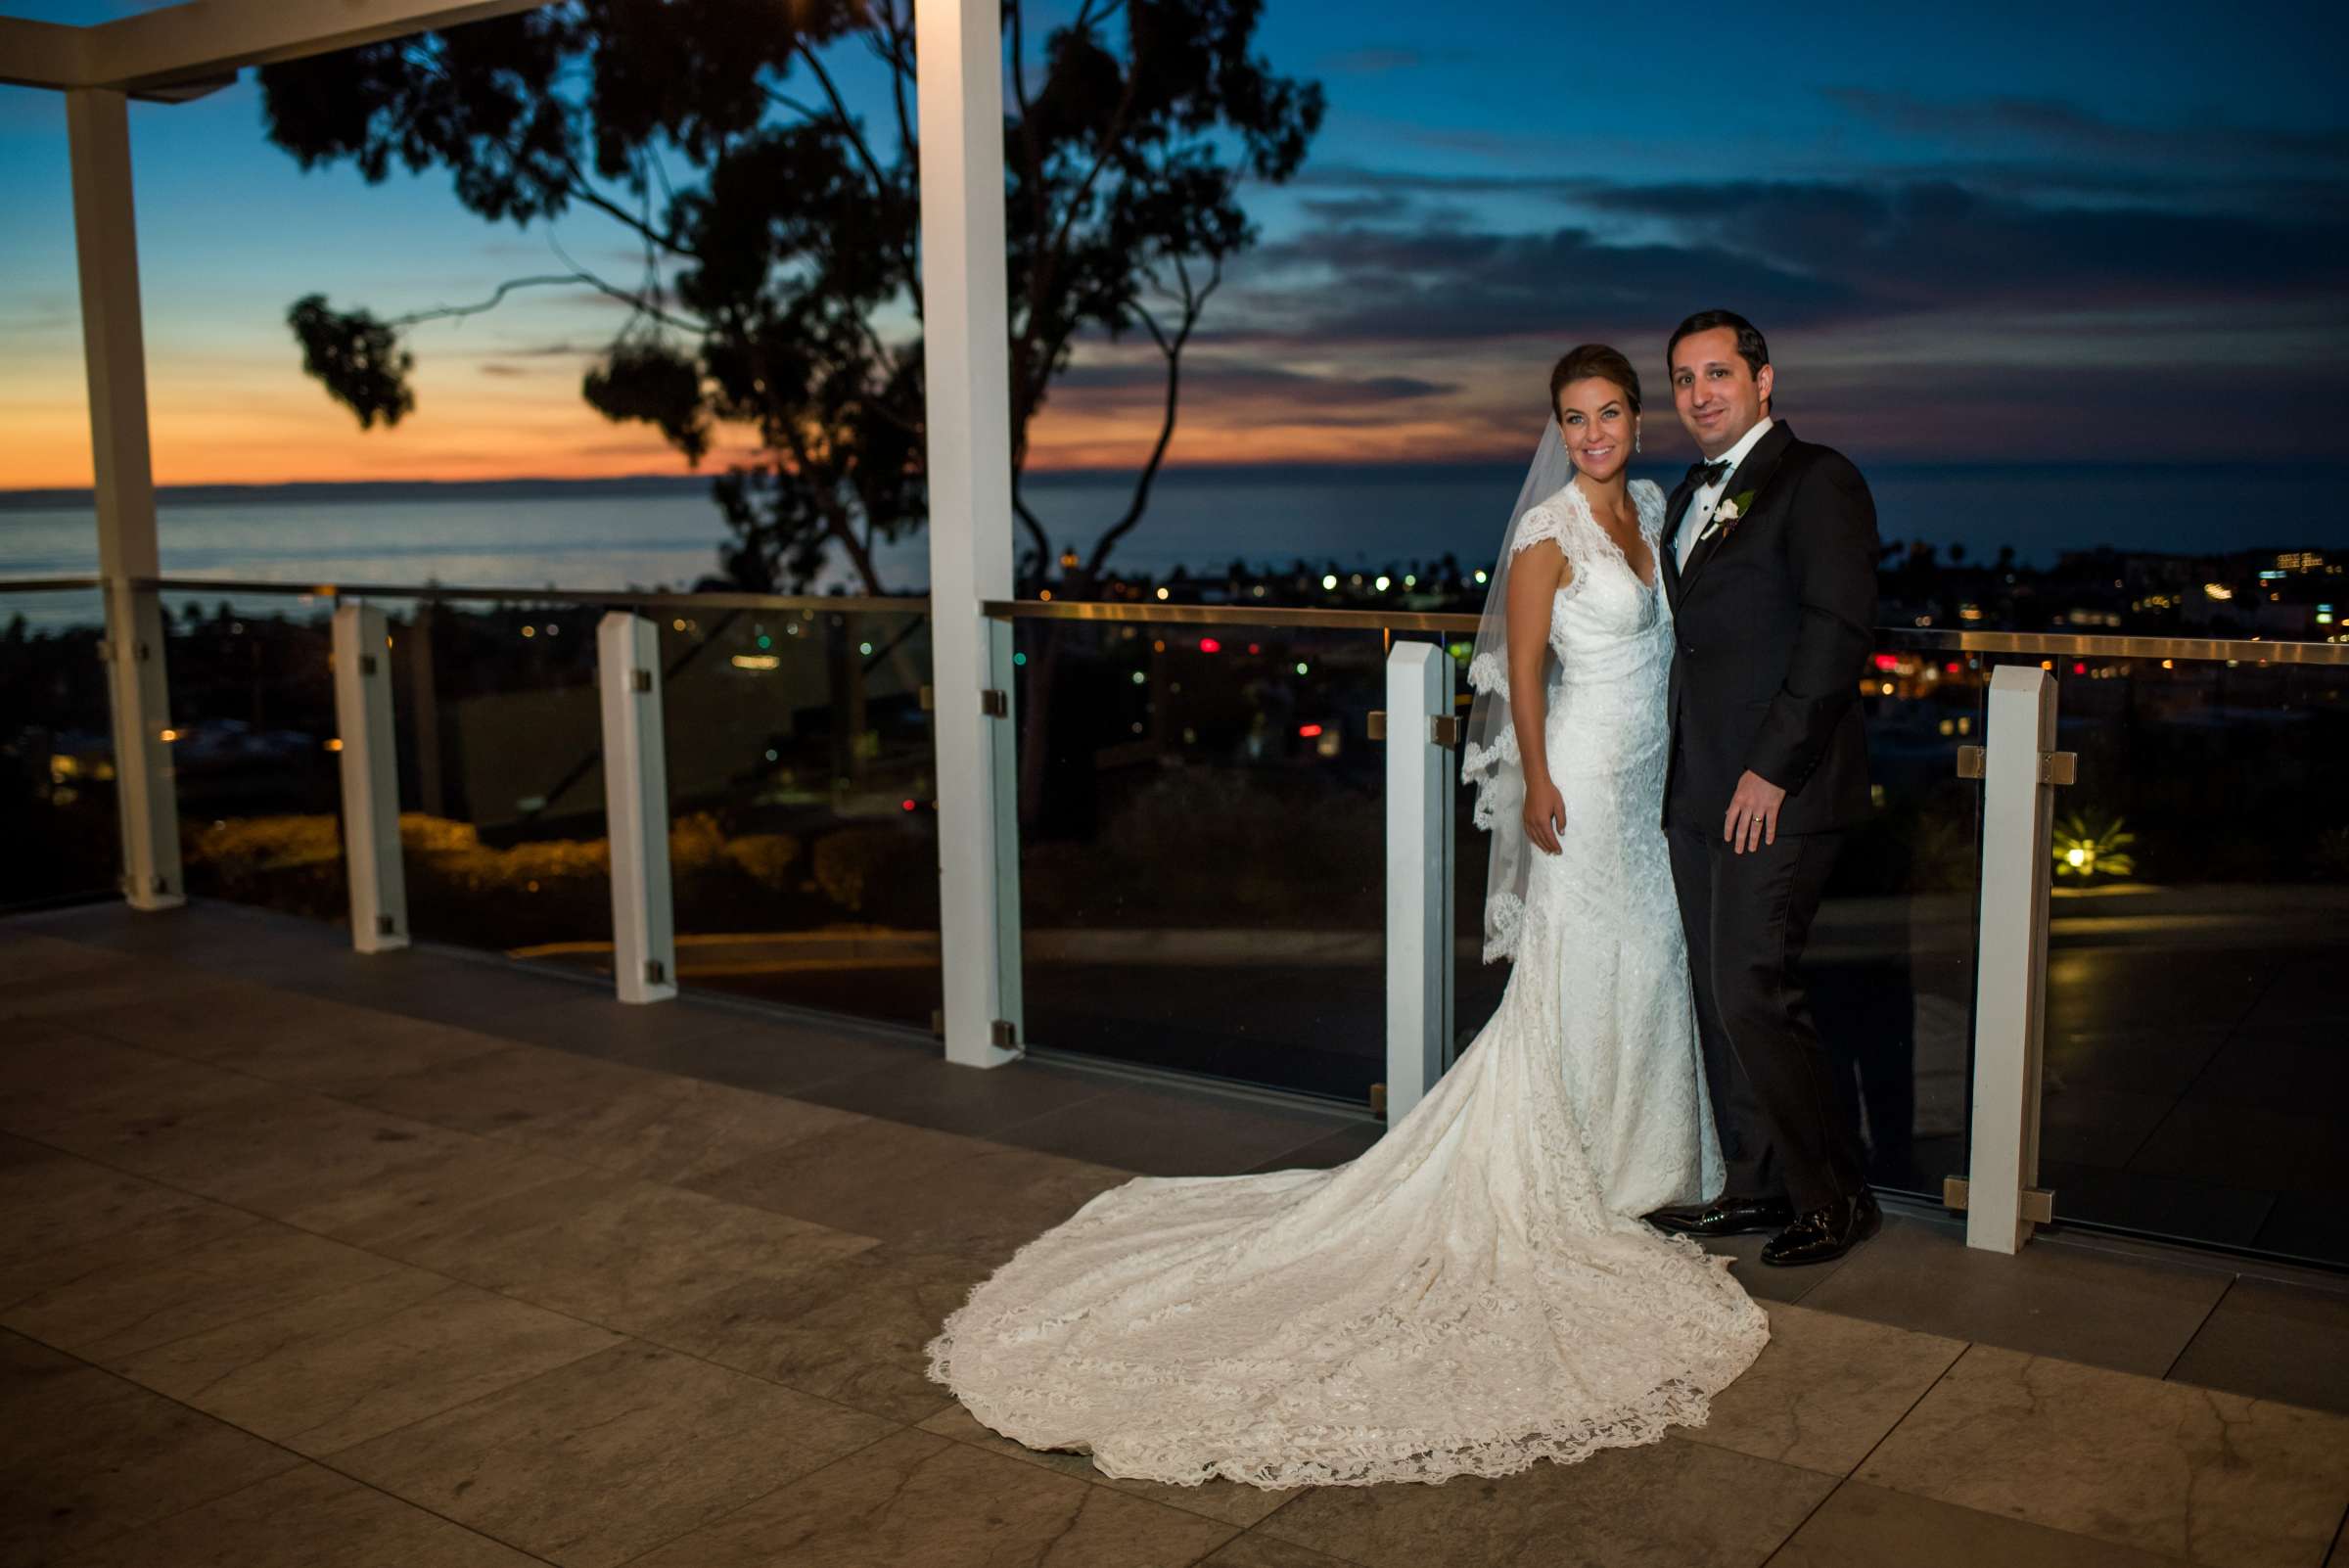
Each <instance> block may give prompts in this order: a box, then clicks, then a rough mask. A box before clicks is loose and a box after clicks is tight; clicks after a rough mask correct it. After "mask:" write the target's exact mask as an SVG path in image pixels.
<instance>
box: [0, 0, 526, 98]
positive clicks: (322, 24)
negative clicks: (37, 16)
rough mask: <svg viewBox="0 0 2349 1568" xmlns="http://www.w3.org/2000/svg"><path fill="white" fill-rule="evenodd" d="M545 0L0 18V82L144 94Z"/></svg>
mask: <svg viewBox="0 0 2349 1568" xmlns="http://www.w3.org/2000/svg"><path fill="white" fill-rule="evenodd" d="M545 3H546V0H469V3H463V4H451V3H450V0H182V3H181V4H178V5H172V6H162V7H159V8H158V9H156V10H153V11H142V12H138V13H136V14H135V15H132V16H127V17H122V18H119V19H117V20H115V21H114V22H107V23H99V24H98V25H96V26H89V27H69V26H59V25H56V24H53V23H36V22H27V21H23V20H21V19H18V18H14V17H7V18H0V82H11V83H15V84H17V85H19V86H25V87H55V88H60V89H71V88H76V87H106V88H112V89H114V90H115V91H118V92H127V93H134V94H137V93H146V92H153V91H156V90H158V89H163V88H169V87H172V86H176V85H179V84H182V83H187V82H201V81H208V80H213V79H217V78H219V77H223V76H229V75H233V74H235V72H236V71H237V70H238V69H240V68H242V67H246V66H267V65H274V64H276V63H277V62H279V61H284V60H299V59H302V58H303V57H305V56H308V55H324V54H332V53H333V52H334V51H336V50H338V49H352V48H356V47H357V46H358V45H360V44H367V43H378V42H381V41H382V40H384V39H386V38H400V37H405V36H407V35H409V34H411V33H419V32H431V31H435V30H437V29H439V28H444V27H459V26H463V25H464V24H465V23H469V22H481V21H484V20H485V19H487V18H490V17H503V16H511V15H513V14H514V13H515V12H518V11H532V10H535V9H537V8H538V7H539V6H540V5H543V4H545Z"/></svg>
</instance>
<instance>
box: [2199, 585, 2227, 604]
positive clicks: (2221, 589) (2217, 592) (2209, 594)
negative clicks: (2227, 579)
mask: <svg viewBox="0 0 2349 1568" xmlns="http://www.w3.org/2000/svg"><path fill="white" fill-rule="evenodd" d="M2202 596H2203V597H2204V598H2206V599H2216V600H2219V601H2220V602H2221V603H2224V602H2225V601H2227V600H2229V599H2232V598H2234V589H2233V588H2230V587H2229V586H2227V584H2225V583H2224V582H2205V583H2203V584H2202Z"/></svg>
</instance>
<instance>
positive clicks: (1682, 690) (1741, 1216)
mask: <svg viewBox="0 0 2349 1568" xmlns="http://www.w3.org/2000/svg"><path fill="white" fill-rule="evenodd" d="M1665 359H1666V362H1667V365H1668V368H1669V369H1670V371H1671V377H1672V392H1673V401H1674V402H1675V403H1676V404H1677V405H1678V407H1679V409H1680V415H1681V424H1682V425H1684V426H1686V427H1687V430H1688V434H1689V435H1691V436H1693V437H1695V438H1696V444H1697V448H1698V450H1700V451H1701V452H1702V453H1703V454H1704V461H1703V462H1700V463H1698V464H1696V465H1694V466H1693V467H1691V468H1690V469H1689V470H1688V476H1687V478H1685V479H1684V480H1682V481H1681V484H1680V487H1679V488H1678V489H1676V490H1674V491H1673V493H1672V498H1671V499H1670V500H1669V501H1668V502H1667V503H1666V504H1665V512H1664V583H1665V588H1666V591H1667V592H1668V594H1669V595H1670V597H1671V601H1672V613H1673V620H1674V632H1675V646H1674V649H1673V660H1672V688H1671V697H1670V702H1671V709H1672V762H1671V774H1670V777H1669V779H1668V780H1667V782H1666V784H1665V791H1664V827H1665V835H1666V837H1667V839H1668V840H1669V841H1670V843H1671V846H1672V874H1673V881H1674V884H1675V885H1676V890H1677V892H1678V893H1679V895H1680V902H1681V924H1682V925H1683V926H1684V927H1685V929H1686V931H1687V935H1688V961H1689V967H1690V969H1691V971H1692V972H1693V974H1694V977H1695V982H1696V1009H1697V1028H1698V1032H1699V1034H1700V1035H1701V1036H1702V1038H1703V1042H1704V1054H1705V1076H1706V1079H1707V1081H1708V1084H1709V1085H1710V1088H1711V1091H1712V1097H1713V1110H1714V1114H1715V1116H1716V1117H1717V1118H1718V1119H1719V1121H1720V1124H1721V1137H1722V1149H1723V1153H1724V1154H1725V1155H1726V1156H1727V1165H1728V1184H1727V1189H1726V1191H1725V1192H1724V1194H1723V1195H1722V1196H1721V1197H1720V1198H1719V1199H1717V1200H1716V1201H1714V1202H1712V1203H1710V1204H1704V1205H1700V1206H1697V1207H1693V1208H1681V1209H1667V1210H1664V1211H1662V1212H1661V1213H1659V1214H1657V1215H1654V1216H1652V1217H1651V1218H1652V1219H1653V1221H1654V1222H1655V1223H1656V1224H1658V1225H1659V1226H1661V1227H1663V1228H1665V1229H1667V1230H1675V1231H1680V1232H1681V1233H1684V1234H1688V1235H1696V1236H1727V1235H1737V1234H1741V1233H1744V1232H1748V1231H1774V1232H1776V1234H1775V1235H1774V1236H1773V1238H1772V1239H1771V1241H1770V1242H1769V1243H1768V1244H1767V1245H1765V1246H1764V1247H1763V1249H1762V1261H1763V1262H1764V1263H1766V1264H1773V1265H1790V1264H1812V1263H1824V1262H1826V1261H1827V1260H1829V1259H1831V1258H1840V1257H1842V1256H1843V1255H1844V1254H1845V1253H1846V1252H1848V1251H1849V1250H1851V1248H1852V1247H1853V1246H1855V1245H1857V1244H1858V1243H1859V1242H1861V1241H1864V1240H1865V1239H1866V1238H1867V1237H1869V1236H1871V1235H1873V1234H1875V1231H1876V1227H1877V1226H1878V1225H1879V1224H1880V1223H1881V1222H1882V1221H1881V1217H1880V1216H1879V1214H1878V1212H1877V1209H1876V1200H1875V1199H1874V1198H1873V1197H1872V1196H1870V1195H1869V1193H1868V1190H1867V1184H1866V1180H1865V1176H1864V1175H1863V1174H1862V1170H1861V1163H1860V1151H1859V1147H1858V1144H1857V1140H1856V1138H1855V1137H1854V1135H1853V1130H1851V1129H1850V1128H1849V1127H1848V1126H1847V1124H1846V1122H1845V1119H1844V1118H1843V1116H1842V1115H1841V1114H1840V1113H1839V1111H1838V1104H1839V1102H1838V1099H1837V1097H1836V1094H1835V1090H1834V1084H1833V1081H1832V1077H1831V1074H1832V1069H1831V1068H1830V1066H1829V1064H1828V1061H1827V1055H1826V1052H1825V1050H1824V1049H1822V1048H1821V1047H1820V1045H1819V1032H1818V1030H1817V1029H1816V1028H1814V1027H1813V1024H1812V1019H1811V1008H1810V1003H1809V1001H1808V999H1807V998H1806V997H1805V995H1804V992H1803V989H1802V986H1801V983H1800V980H1799V978H1798V974H1797V965H1798V963H1799V961H1800V959H1801V957H1802V952H1803V945H1804V942H1805V940H1806V939H1807V938H1808V937H1809V935H1810V932H1811V919H1812V916H1813V915H1815V914H1816V913H1817V912H1818V910H1819V894H1820V893H1821V891H1822V890H1823V889H1824V888H1825V886H1826V882H1827V873H1828V871H1829V870H1830V869H1831V868H1832V867H1833V866H1834V863H1835V853H1836V851H1837V850H1838V849H1839V848H1840V847H1841V846H1842V842H1843V835H1844V830H1846V829H1848V828H1850V827H1852V826H1853V825H1855V824H1856V823H1858V822H1859V821H1860V820H1861V819H1862V818H1863V817H1864V816H1865V815H1866V814H1867V811H1868V806H1869V801H1868V788H1867V747H1866V741H1865V737H1864V736H1863V735H1862V733H1861V720H1860V705H1859V701H1858V695H1859V686H1860V677H1861V675H1862V673H1863V671H1864V670H1865V668H1866V665H1867V660H1868V654H1869V651H1870V646H1871V643H1872V640H1873V639H1872V636H1871V632H1870V627H1871V625H1872V623H1873V622H1874V620H1875V612H1876V510H1875V504H1874V502H1872V501H1871V500H1870V499H1869V498H1868V493H1867V484H1866V483H1865V481H1864V480H1862V479H1861V477H1860V471H1859V470H1858V469H1856V468H1854V467H1853V466H1852V465H1851V463H1850V461H1849V460H1847V459H1846V458H1845V457H1844V456H1843V455H1842V454H1841V453H1840V452H1835V451H1831V450H1829V449H1828V448H1826V447H1824V446H1814V445H1812V444H1811V443H1810V442H1809V441H1804V440H1797V439H1796V438H1795V435H1794V432H1793V431H1792V430H1790V429H1788V428H1787V427H1786V426H1785V425H1784V424H1782V423H1780V422H1778V421H1777V420H1775V419H1773V417H1772V415H1771V392H1772V390H1773V382H1774V379H1775V377H1774V373H1773V370H1772V368H1771V363H1770V347H1769V346H1768V345H1767V344H1766V343H1764V342H1763V339H1762V334H1761V333H1760V332H1758V331H1756V330H1755V328H1754V326H1753V324H1752V323H1751V322H1749V321H1747V320H1746V319H1745V318H1744V317H1742V316H1739V315H1736V314H1734V313H1732V312H1730V311H1727V310H1706V311H1702V312H1699V313H1698V314H1696V315H1693V316H1690V317H1689V318H1688V319H1687V320H1686V321H1683V322H1681V325H1680V329H1679V330H1678V331H1676V332H1675V333H1674V334H1673V335H1672V340H1671V342H1670V343H1669V344H1668V345H1667V346H1666V348H1665Z"/></svg>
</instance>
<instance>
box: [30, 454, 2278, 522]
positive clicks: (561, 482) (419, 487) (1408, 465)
mask: <svg viewBox="0 0 2349 1568" xmlns="http://www.w3.org/2000/svg"><path fill="white" fill-rule="evenodd" d="M2307 461H2309V460H2308V459H2305V458H2276V459H2273V460H2266V461H2258V460H2246V461H2242V462H2232V463H2205V462H2115V461H2095V460H2068V459H2059V458H2043V459H2039V460H2036V461H2026V462H2013V463H1983V462H1957V461H1952V460H1948V459H1940V460H1927V459H1917V460H1909V461H1890V460H1888V461H1884V462H1876V463H1871V464H1868V465H1867V467H1868V468H1869V469H1870V470H1874V471H1880V472H1884V473H1901V474H1919V473H1977V474H2028V473H2051V472H2060V473H2067V474H2080V473H2097V472H2105V473H2132V474H2144V473H2156V474H2161V473H2183V472H2188V471H2194V472H2211V471H2217V472H2222V473H2226V472H2240V471H2248V470H2274V469H2280V468H2296V467H2300V466H2302V465H2303V464H2305V463H2306V462H2307ZM1517 466H1518V465H1517V463H1516V460H1515V459H1511V458H1462V459H1456V460H1453V461H1449V462H1410V461H1405V462H1392V463H1348V462H1330V461H1322V460H1314V461H1299V462H1276V463H1188V464H1182V465H1179V466H1175V465H1170V466H1169V467H1167V468H1165V469H1162V470H1161V471H1160V472H1159V476H1158V482H1159V483H1160V484H1185V483H1202V482H1204V483H1221V484H1230V483H1234V482H1242V481H1254V482H1257V483H1261V484H1281V483H1297V482H1305V481H1310V480H1314V479H1321V478H1326V477H1328V476H1330V475H1332V474H1346V473H1354V474H1360V473H1376V474H1381V475H1387V476H1391V477H1398V478H1400V477H1408V476H1412V475H1422V476H1426V477H1429V478H1437V477H1441V476H1444V475H1451V474H1457V475H1462V476H1466V475H1470V474H1477V475H1489V474H1492V473H1495V472H1496V471H1507V470H1510V469H1513V468H1515V467H1517ZM1634 466H1635V469H1640V470H1645V471H1649V472H1670V471H1672V470H1673V469H1676V468H1678V467H1679V466H1680V465H1679V464H1678V463H1677V462H1675V463H1642V464H1635V465H1634ZM716 477H717V476H716V475H714V474H669V473H644V474H618V475H596V476H582V477H578V478H567V477H563V476H558V475H515V476H512V477H508V478H503V479H374V480H275V481H221V482H212V483H203V484H158V485H157V486H156V487H155V493H156V497H157V499H158V500H165V499H168V500H173V501H178V502H181V503H185V504H193V505H203V504H205V503H207V502H211V501H220V502H227V501H237V500H260V501H264V502H265V501H268V500H271V499H284V500H314V499H325V498H328V497H333V496H346V497H350V498H354V499H355V498H360V497H364V496H370V495H372V496H378V497H390V496H396V495H407V496H412V497H425V496H449V497H458V496H463V495H468V494H473V495H481V494H493V493H501V492H502V493H508V494H513V493H521V492H527V491H555V492H571V493H577V492H602V493H607V494H624V493H628V492H630V491H636V492H642V491H646V490H672V489H685V488H696V487H700V486H705V485H707V484H710V483H711V482H712V481H713V480H714V478H716ZM1134 478H1135V471H1134V470H1133V469H1131V468H1055V469H1040V470H1036V471H1033V472H1031V473H1030V474H1028V475H1027V476H1026V482H1027V483H1029V484H1067V485H1071V486H1085V485H1111V484H1131V483H1132V482H1133V480H1134ZM95 496H96V490H95V487H94V486H92V485H87V484H82V485H37V486H25V487H22V488H5V487H0V511H36V510H41V509H43V508H48V507H58V506H80V505H89V504H93V503H94V501H95Z"/></svg>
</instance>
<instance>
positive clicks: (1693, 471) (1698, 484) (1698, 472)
mask: <svg viewBox="0 0 2349 1568" xmlns="http://www.w3.org/2000/svg"><path fill="white" fill-rule="evenodd" d="M1728 471H1729V460H1728V459H1727V458H1726V457H1725V458H1723V459H1722V460H1721V461H1719V462H1717V463H1691V464H1689V465H1688V478H1687V479H1686V480H1685V481H1684V482H1683V483H1684V484H1687V486H1688V487H1689V488H1690V489H1692V490H1701V489H1703V488H1704V487H1705V486H1706V485H1708V484H1720V483H1721V480H1722V476H1723V475H1725V474H1727V473H1728Z"/></svg>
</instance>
